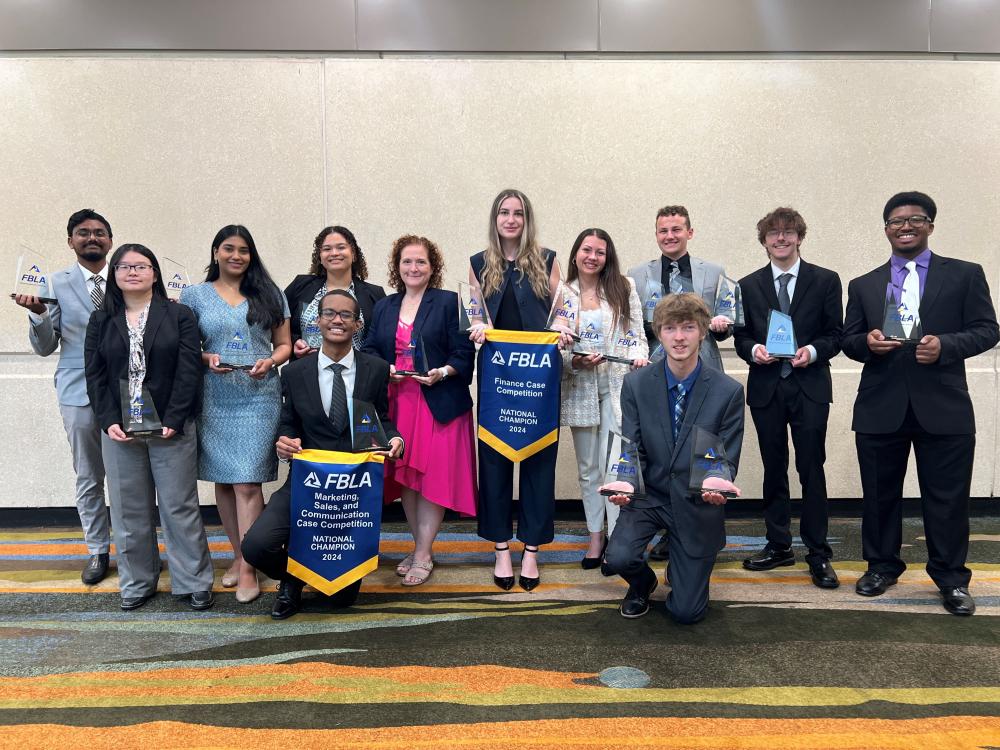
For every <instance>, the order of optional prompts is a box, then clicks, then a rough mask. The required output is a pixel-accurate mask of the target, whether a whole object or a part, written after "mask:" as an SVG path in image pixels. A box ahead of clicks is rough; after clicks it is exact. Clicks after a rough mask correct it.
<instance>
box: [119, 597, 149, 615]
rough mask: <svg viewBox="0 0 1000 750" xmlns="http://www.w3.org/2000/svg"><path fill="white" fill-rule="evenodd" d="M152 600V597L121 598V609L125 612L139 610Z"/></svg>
mask: <svg viewBox="0 0 1000 750" xmlns="http://www.w3.org/2000/svg"><path fill="white" fill-rule="evenodd" d="M152 598H153V595H152V594H150V595H149V596H123V597H122V602H121V607H122V609H123V610H125V611H126V612H131V611H132V610H133V609H139V607H141V606H142V605H143V604H145V603H146V602H148V601H149V600H150V599H152Z"/></svg>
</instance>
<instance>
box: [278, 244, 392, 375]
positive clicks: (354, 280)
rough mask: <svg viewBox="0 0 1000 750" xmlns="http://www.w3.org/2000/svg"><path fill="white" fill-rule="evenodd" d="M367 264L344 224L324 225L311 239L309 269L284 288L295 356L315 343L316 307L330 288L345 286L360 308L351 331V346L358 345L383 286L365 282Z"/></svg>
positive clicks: (313, 348) (310, 349)
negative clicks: (358, 321) (357, 318)
mask: <svg viewBox="0 0 1000 750" xmlns="http://www.w3.org/2000/svg"><path fill="white" fill-rule="evenodd" d="M367 278H368V264H367V263H366V262H365V255H364V253H362V252H361V248H360V247H359V246H358V241H357V239H356V238H355V237H354V234H353V233H352V232H351V230H350V229H348V228H347V227H340V226H332V227H326V228H325V229H323V231H321V232H320V233H319V234H318V235H316V239H315V240H314V241H313V254H312V261H311V265H310V266H309V273H307V274H301V275H299V276H296V277H295V278H294V279H292V283H291V284H289V285H288V286H287V287H286V288H285V297H286V298H287V299H288V307H289V309H290V310H291V311H292V318H291V337H292V356H293V357H295V358H296V359H298V358H299V357H304V356H305V355H307V354H310V353H312V352H314V351H316V349H317V348H318V347H319V345H320V341H321V340H322V337H321V336H320V333H319V326H318V325H317V322H316V310H317V307H318V305H319V301H320V300H321V299H323V295H324V294H326V293H327V292H328V291H330V290H332V289H346V290H347V291H348V292H350V293H351V294H352V295H353V296H354V298H355V299H356V300H357V301H358V306H359V307H360V308H361V318H360V321H361V326H360V327H359V328H358V332H357V333H356V334H355V335H354V348H355V349H360V348H361V347H362V346H363V345H364V343H365V337H366V336H367V335H368V328H367V326H368V321H370V320H371V318H372V311H373V310H374V309H375V303H376V302H378V301H379V300H380V299H382V298H383V297H385V290H384V289H382V287H380V286H378V285H377V284H369V283H368V282H367V281H365V279H367Z"/></svg>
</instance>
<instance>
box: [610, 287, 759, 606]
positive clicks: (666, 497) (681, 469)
mask: <svg viewBox="0 0 1000 750" xmlns="http://www.w3.org/2000/svg"><path fill="white" fill-rule="evenodd" d="M709 321H710V314H709V311H708V307H707V306H706V305H705V303H704V301H703V300H702V299H701V298H700V297H698V296H697V295H695V294H671V295H669V296H667V297H666V298H665V299H664V300H663V301H662V302H660V303H659V305H657V307H656V310H655V312H654V315H653V328H654V330H655V331H656V332H657V334H658V336H659V339H660V343H662V344H663V349H664V351H665V352H666V358H665V360H664V361H663V362H662V363H660V362H657V363H655V364H652V365H649V366H648V367H644V368H642V369H640V370H636V371H634V372H631V373H629V374H628V375H626V376H625V381H624V384H623V385H622V396H621V404H622V435H623V436H624V437H626V438H628V439H629V440H630V441H632V442H633V443H635V444H636V445H637V446H638V449H639V462H640V464H641V466H642V476H643V478H644V480H645V484H646V488H645V489H646V494H645V497H641V498H640V497H636V498H634V499H629V497H628V496H627V495H615V496H613V497H612V498H611V501H612V502H613V503H615V504H616V505H620V506H621V508H622V510H621V515H620V516H619V518H618V523H617V525H616V526H615V533H614V534H612V536H611V540H610V541H609V542H608V548H607V552H606V559H607V563H608V566H609V567H610V568H611V569H612V570H613V571H615V572H616V573H618V574H619V575H621V576H622V578H624V579H625V580H626V581H627V582H628V584H629V588H628V593H627V594H626V595H625V598H624V599H623V600H622V603H621V607H620V609H619V611H620V612H621V614H622V617H626V618H630V619H631V618H635V617H642V616H643V615H644V614H646V613H647V612H648V611H649V599H650V595H651V594H652V593H653V591H654V590H655V589H656V586H657V577H656V574H655V573H653V571H652V569H650V567H649V565H647V564H646V561H645V559H644V558H643V555H644V553H645V551H646V545H647V544H649V540H650V539H652V538H653V535H654V534H656V532H657V531H658V530H659V529H662V528H666V529H668V530H669V531H670V535H671V550H670V563H669V567H668V568H667V581H668V583H669V584H670V586H671V591H670V594H669V595H668V596H667V612H668V613H669V614H670V616H671V617H672V618H673V619H674V620H675V621H676V622H678V623H681V624H692V623H695V622H698V621H699V620H701V619H702V618H704V617H705V614H706V613H707V611H708V580H709V576H710V575H711V573H712V567H713V566H714V564H715V557H716V555H717V554H718V552H719V550H721V549H722V548H723V546H725V543H726V528H725V514H724V512H723V508H722V506H723V505H724V504H725V502H726V497H725V495H723V494H722V491H729V492H732V493H735V494H736V495H738V494H739V490H738V489H737V488H736V486H735V485H734V484H733V483H732V482H731V481H728V480H725V479H722V478H719V477H712V479H711V481H710V482H703V483H700V484H699V486H700V487H702V488H704V487H707V486H711V487H712V488H713V490H714V491H713V490H705V489H702V490H701V491H700V492H699V490H698V489H695V490H693V491H692V490H691V489H690V488H689V485H690V481H691V477H690V474H691V464H692V460H693V443H694V431H695V427H699V428H701V429H702V430H705V431H707V432H709V433H711V434H713V435H715V436H717V437H718V438H719V439H720V442H721V445H722V447H723V449H724V450H725V455H726V458H727V459H728V461H729V464H730V468H731V476H733V477H735V476H736V469H737V466H738V465H739V460H740V448H741V447H742V444H743V386H741V385H740V384H739V383H737V382H736V381H735V380H733V379H732V378H730V377H729V376H728V375H725V374H723V373H721V372H719V371H718V370H715V369H713V368H711V367H706V366H704V362H703V360H702V358H701V357H699V356H698V352H699V349H700V348H701V345H702V343H703V341H704V339H705V337H706V335H707V334H708V328H709ZM640 404H641V405H642V406H641V408H640ZM608 489H618V488H616V487H615V486H613V485H612V486H609V487H608Z"/></svg>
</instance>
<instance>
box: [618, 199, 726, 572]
mask: <svg viewBox="0 0 1000 750" xmlns="http://www.w3.org/2000/svg"><path fill="white" fill-rule="evenodd" d="M692 237H694V228H692V226H691V216H690V215H689V214H688V210H687V209H686V208H685V207H684V206H664V207H663V208H661V209H660V210H659V211H657V212H656V244H657V246H659V248H660V257H659V258H657V259H656V260H651V261H649V262H648V263H643V264H641V265H638V266H636V267H635V268H633V269H631V270H630V271H629V272H628V275H629V276H631V277H632V280H633V281H635V290H636V292H637V293H638V294H639V299H640V300H641V301H642V304H643V306H644V307H645V305H646V303H647V300H649V299H650V296H651V295H652V294H654V293H655V294H659V293H661V292H663V293H664V294H672V293H676V292H679V291H684V292H694V293H695V294H697V295H698V296H699V297H701V298H702V299H703V300H705V304H706V305H708V309H709V311H710V313H709V314H710V315H713V314H714V311H715V296H716V293H717V289H718V286H719V277H720V276H725V273H726V272H725V270H723V268H722V266H718V265H716V264H715V263H709V262H708V261H707V260H702V259H701V258H695V257H693V256H692V255H689V254H688V250H687V244H688V240H690V239H691V238H692ZM709 330H710V332H711V335H708V336H705V340H704V342H703V343H702V345H701V361H702V362H704V363H705V364H707V365H708V366H709V367H713V368H715V369H716V370H718V371H719V372H723V370H724V368H723V366H722V355H720V354H719V346H718V344H717V343H716V342H718V341H725V340H726V339H727V338H729V336H730V335H731V334H732V332H733V328H732V325H731V323H730V322H729V320H728V319H727V318H725V317H723V316H721V315H719V316H716V317H713V318H712V319H711V322H710V323H709ZM646 338H647V340H648V341H649V351H650V352H651V353H652V352H654V351H655V350H656V345H657V344H658V343H659V336H658V335H657V333H656V332H655V331H654V330H653V329H652V327H651V326H650V324H649V323H648V322H647V323H646ZM653 359H656V357H653ZM669 555H670V553H669V544H668V537H667V535H666V534H664V535H663V536H662V537H661V539H660V541H659V542H658V543H657V544H656V546H654V547H653V549H652V550H651V551H650V553H649V559H650V560H666V559H667V558H668V557H669Z"/></svg>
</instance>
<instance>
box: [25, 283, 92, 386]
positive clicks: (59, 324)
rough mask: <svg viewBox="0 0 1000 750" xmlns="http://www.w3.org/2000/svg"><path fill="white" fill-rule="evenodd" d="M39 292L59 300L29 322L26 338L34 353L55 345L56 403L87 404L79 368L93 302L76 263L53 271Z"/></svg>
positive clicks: (49, 350) (43, 352) (44, 352)
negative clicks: (43, 313) (44, 286)
mask: <svg viewBox="0 0 1000 750" xmlns="http://www.w3.org/2000/svg"><path fill="white" fill-rule="evenodd" d="M42 294H43V295H44V296H46V297H54V298H55V299H57V300H59V304H57V305H48V306H47V307H48V311H49V314H48V315H47V316H45V318H44V319H43V320H42V321H41V322H40V323H38V324H35V323H31V322H29V326H28V341H30V342H31V348H32V349H34V350H35V353H36V354H41V355H42V356H43V357H47V356H48V355H50V354H52V352H54V351H55V350H56V347H58V348H59V364H58V365H56V377H55V380H56V395H57V396H58V398H59V403H60V404H65V405H67V406H87V405H88V404H89V403H90V400H89V399H88V398H87V381H86V378H85V377H84V372H83V343H84V339H85V338H86V335H87V323H88V322H89V321H90V315H91V313H93V312H94V303H93V301H92V300H91V299H90V294H89V293H88V292H87V284H86V282H85V281H84V280H83V274H82V273H80V266H79V265H78V264H76V263H74V264H73V265H72V266H70V267H69V268H66V269H63V270H62V271H56V272H55V273H53V274H52V275H51V276H49V279H48V285H47V289H46V290H45V291H43V292H42Z"/></svg>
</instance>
